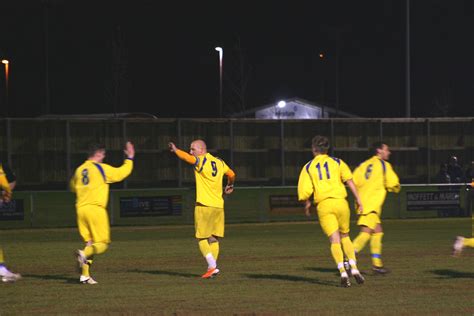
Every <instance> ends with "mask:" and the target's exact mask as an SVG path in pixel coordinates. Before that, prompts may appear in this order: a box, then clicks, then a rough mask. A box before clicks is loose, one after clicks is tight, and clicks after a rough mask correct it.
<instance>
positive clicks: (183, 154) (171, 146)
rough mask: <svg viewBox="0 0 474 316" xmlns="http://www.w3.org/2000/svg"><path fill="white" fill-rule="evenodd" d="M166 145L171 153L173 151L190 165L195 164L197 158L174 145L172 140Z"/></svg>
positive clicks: (197, 160)
mask: <svg viewBox="0 0 474 316" xmlns="http://www.w3.org/2000/svg"><path fill="white" fill-rule="evenodd" d="M168 147H169V149H170V151H171V152H172V153H175V154H176V156H178V158H179V159H181V160H184V161H186V162H187V163H188V164H190V165H193V166H195V165H197V164H198V162H199V159H198V158H197V157H195V156H193V155H191V154H188V153H187V152H185V151H184V150H181V149H179V148H178V147H176V145H175V144H174V143H172V142H170V143H168Z"/></svg>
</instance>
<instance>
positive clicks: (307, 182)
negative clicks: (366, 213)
mask: <svg viewBox="0 0 474 316" xmlns="http://www.w3.org/2000/svg"><path fill="white" fill-rule="evenodd" d="M328 149H329V140H328V139H327V138H326V137H324V136H319V135H318V136H315V137H314V138H313V140H312V151H313V155H314V158H313V159H312V160H311V161H309V162H308V163H306V164H305V165H304V167H303V169H302V170H301V173H300V176H299V179H298V200H300V201H305V202H306V205H305V212H306V215H307V216H309V209H310V207H311V201H310V200H309V199H310V198H311V196H312V195H313V197H314V202H315V203H316V204H317V208H316V209H317V212H318V218H319V223H320V225H321V228H322V229H323V231H324V233H325V234H326V235H327V236H328V237H329V241H330V243H331V254H332V256H333V258H334V261H335V262H336V264H337V268H338V269H339V272H340V274H341V285H342V286H343V287H349V286H351V282H350V280H349V275H348V272H349V273H351V274H352V276H354V278H355V279H356V281H357V283H359V284H362V283H364V277H363V276H362V275H361V274H360V272H359V270H358V269H357V264H356V256H355V252H354V248H353V246H352V241H351V239H350V238H349V225H350V222H349V219H350V210H349V204H348V203H347V200H346V197H347V191H346V188H345V186H344V183H346V184H347V185H348V186H349V188H350V189H351V191H352V193H353V194H354V197H355V199H356V201H357V203H358V205H359V207H360V208H362V204H361V202H360V199H359V195H358V194H357V189H356V188H355V185H354V183H353V182H352V173H351V170H350V169H349V167H348V166H347V165H346V163H345V162H344V161H342V160H341V159H338V158H334V157H330V156H328V155H327V152H328ZM341 244H342V246H341ZM344 253H345V254H346V256H347V257H348V258H349V264H350V271H346V269H345V268H344Z"/></svg>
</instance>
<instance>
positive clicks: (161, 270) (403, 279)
mask: <svg viewBox="0 0 474 316" xmlns="http://www.w3.org/2000/svg"><path fill="white" fill-rule="evenodd" d="M384 227H385V238H384V247H385V248H384V259H385V264H386V266H387V267H389V268H390V269H391V270H392V273H391V274H389V275H387V276H374V275H372V273H371V272H370V260H369V255H368V250H369V249H368V247H367V248H366V249H364V251H363V253H362V254H361V255H360V258H359V268H360V269H361V270H362V271H363V272H365V273H366V283H365V284H364V285H362V286H360V285H357V284H355V282H353V283H354V284H353V286H352V287H351V288H340V287H338V285H339V277H338V275H337V273H336V272H337V271H336V269H335V265H334V263H333V261H332V258H331V257H330V252H329V243H328V241H327V238H326V237H325V236H324V235H323V233H322V232H321V228H320V227H319V225H318V223H316V222H309V223H308V222H306V223H273V224H236V225H227V227H226V238H225V239H224V240H223V241H222V243H221V257H220V258H219V266H220V268H221V270H222V273H221V275H219V276H218V277H217V278H215V279H211V280H202V279H200V275H201V274H202V273H203V272H205V269H206V265H205V261H204V259H203V258H202V257H201V255H200V253H199V250H198V247H197V244H196V242H195V240H194V239H193V231H194V229H193V227H192V226H164V227H163V226H157V227H114V228H113V230H112V237H113V243H112V244H111V246H110V248H109V250H108V252H107V253H105V254H104V255H102V256H100V257H98V258H96V261H95V264H94V266H93V268H92V269H93V270H92V272H93V276H94V277H95V278H96V280H97V281H99V284H98V285H95V286H91V285H81V284H78V283H77V281H78V275H77V274H76V273H75V261H74V258H73V256H72V253H73V251H74V250H75V249H76V248H79V247H81V246H82V243H81V241H80V239H79V238H78V234H77V232H76V230H75V229H32V230H3V231H0V241H1V243H2V245H3V246H4V250H5V255H6V260H7V263H8V264H9V266H10V268H11V269H12V270H14V271H18V272H20V273H22V274H23V276H24V278H23V279H22V280H20V281H19V282H17V283H14V284H6V283H2V284H0V293H1V294H0V314H1V315H11V314H22V315H24V314H29V315H32V314H35V315H45V314H48V315H50V314H129V315H136V314H157V315H189V314H192V315H195V314H198V315H221V314H224V315H275V314H277V315H281V314H345V315H353V314H358V315H360V314H366V315H367V314H379V315H380V314H405V315H414V314H416V315H418V314H425V315H428V314H430V315H433V314H438V315H439V314H445V315H454V314H457V315H472V314H473V313H474V304H473V302H474V296H473V293H474V291H473V284H474V282H473V281H474V266H473V261H474V260H473V258H474V251H473V249H466V250H465V252H464V253H463V254H462V256H461V257H460V258H453V257H451V256H450V253H451V245H452V242H453V238H454V237H455V236H456V235H470V234H471V219H468V218H465V219H423V220H386V221H385V222H384ZM356 233H357V228H356V227H353V230H352V233H351V236H352V237H355V235H356Z"/></svg>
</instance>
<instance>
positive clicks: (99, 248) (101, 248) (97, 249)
mask: <svg viewBox="0 0 474 316" xmlns="http://www.w3.org/2000/svg"><path fill="white" fill-rule="evenodd" d="M107 248H109V245H108V244H106V243H103V242H96V243H94V244H92V246H86V248H84V255H85V256H86V258H90V257H92V256H93V255H100V254H102V253H104V252H105V251H106V250H107Z"/></svg>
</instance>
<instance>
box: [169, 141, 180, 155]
mask: <svg viewBox="0 0 474 316" xmlns="http://www.w3.org/2000/svg"><path fill="white" fill-rule="evenodd" d="M168 147H169V149H170V151H171V152H172V153H174V152H176V150H177V149H178V148H177V147H176V145H175V144H174V143H173V142H169V143H168Z"/></svg>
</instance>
